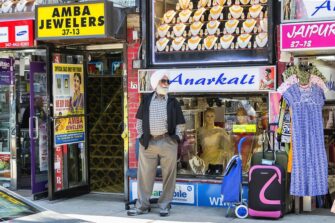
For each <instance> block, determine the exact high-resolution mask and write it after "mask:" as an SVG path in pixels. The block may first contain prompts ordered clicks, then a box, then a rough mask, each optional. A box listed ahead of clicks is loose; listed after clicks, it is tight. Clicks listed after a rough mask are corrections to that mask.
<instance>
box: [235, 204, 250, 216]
mask: <svg viewBox="0 0 335 223" xmlns="http://www.w3.org/2000/svg"><path fill="white" fill-rule="evenodd" d="M235 215H236V217H238V218H246V217H248V207H247V206H245V205H238V206H237V207H236V208H235Z"/></svg>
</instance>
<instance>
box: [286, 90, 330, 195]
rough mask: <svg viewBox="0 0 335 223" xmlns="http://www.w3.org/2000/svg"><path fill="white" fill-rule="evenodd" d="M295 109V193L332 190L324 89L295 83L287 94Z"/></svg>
mask: <svg viewBox="0 0 335 223" xmlns="http://www.w3.org/2000/svg"><path fill="white" fill-rule="evenodd" d="M283 97H284V99H285V100H286V101H287V103H288V105H289V106H290V108H291V110H292V122H293V128H292V137H293V138H292V142H293V165H292V176H291V190H290V193H291V195H295V196H316V195H324V194H327V193H328V162H327V156H326V150H325V144H324V134H323V120H322V107H323V105H324V100H325V97H324V93H323V90H322V89H321V88H320V87H319V86H317V85H312V86H311V87H307V88H301V87H300V86H299V85H298V84H294V85H292V86H291V87H290V88H289V89H288V90H287V91H286V92H285V93H284V94H283Z"/></svg>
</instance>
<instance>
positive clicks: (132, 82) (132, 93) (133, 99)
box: [127, 29, 140, 168]
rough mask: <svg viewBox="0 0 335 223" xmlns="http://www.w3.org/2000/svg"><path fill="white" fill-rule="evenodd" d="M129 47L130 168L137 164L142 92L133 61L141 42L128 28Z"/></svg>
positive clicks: (136, 56)
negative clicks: (137, 130)
mask: <svg viewBox="0 0 335 223" xmlns="http://www.w3.org/2000/svg"><path fill="white" fill-rule="evenodd" d="M127 33H128V35H127V39H128V49H127V59H128V63H127V74H128V129H129V130H128V131H129V132H128V133H129V134H128V137H129V150H128V152H129V153H128V155H129V160H128V165H129V168H135V167H136V166H137V160H136V152H135V144H136V112H137V108H138V106H139V104H140V94H139V93H138V88H137V87H138V86H137V84H138V74H137V71H138V70H137V69H133V67H132V62H133V60H134V59H138V50H139V47H140V42H139V41H138V40H137V41H133V36H132V33H133V32H132V29H128V30H127Z"/></svg>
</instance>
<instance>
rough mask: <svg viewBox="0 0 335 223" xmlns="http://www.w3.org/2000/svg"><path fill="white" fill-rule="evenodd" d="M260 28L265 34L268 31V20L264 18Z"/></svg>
mask: <svg viewBox="0 0 335 223" xmlns="http://www.w3.org/2000/svg"><path fill="white" fill-rule="evenodd" d="M260 27H261V29H262V30H263V31H264V32H267V31H268V19H267V18H264V19H262V20H261V21H260Z"/></svg>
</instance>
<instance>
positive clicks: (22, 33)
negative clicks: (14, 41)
mask: <svg viewBox="0 0 335 223" xmlns="http://www.w3.org/2000/svg"><path fill="white" fill-rule="evenodd" d="M27 33H28V31H25V30H24V31H20V32H18V33H16V36H23V35H25V34H27Z"/></svg>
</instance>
